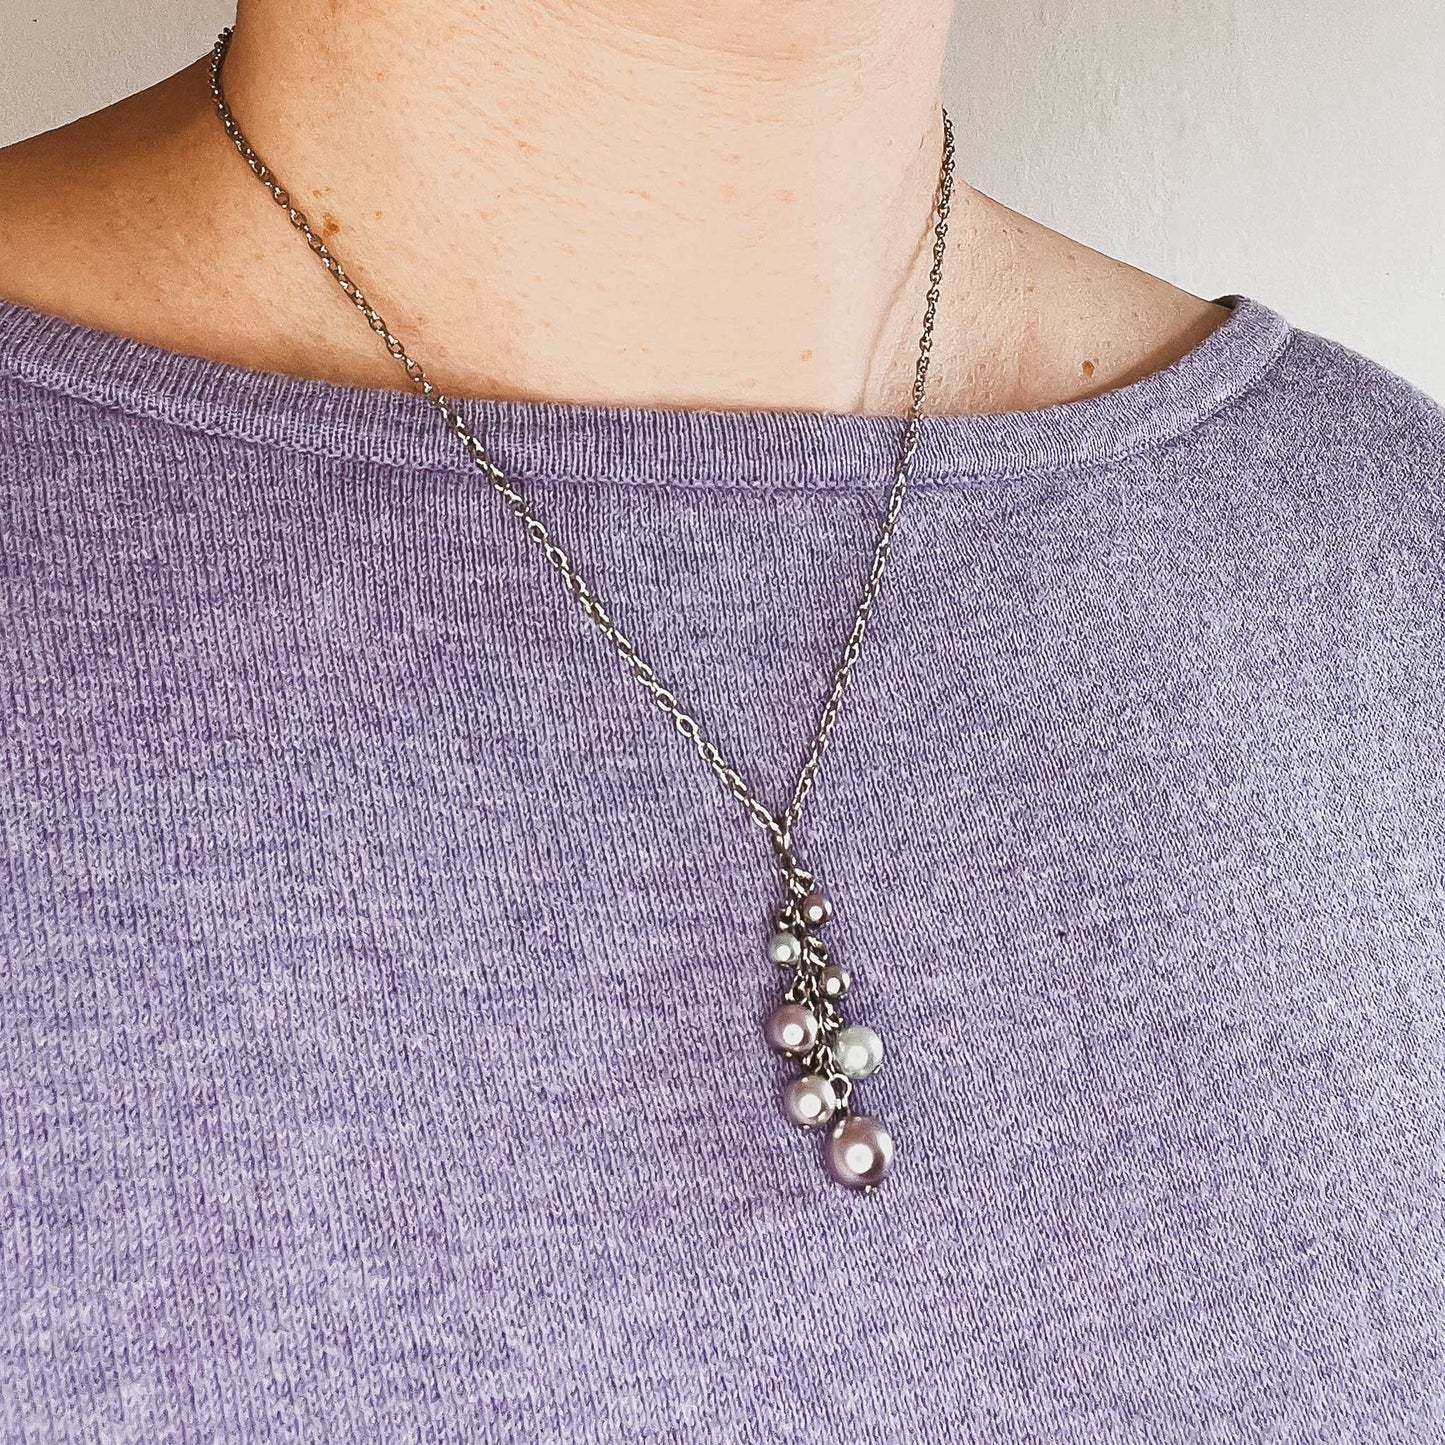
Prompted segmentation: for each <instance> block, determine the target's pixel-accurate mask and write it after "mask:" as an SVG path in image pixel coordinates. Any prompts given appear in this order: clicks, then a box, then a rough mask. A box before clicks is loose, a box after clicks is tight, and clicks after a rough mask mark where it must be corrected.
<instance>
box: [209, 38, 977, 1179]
mask: <svg viewBox="0 0 1445 1445" xmlns="http://www.w3.org/2000/svg"><path fill="white" fill-rule="evenodd" d="M231 34H232V29H231V27H229V26H228V27H227V28H226V29H224V30H222V31H221V33H220V35H219V37H218V38H217V40H216V44H215V48H214V50H213V51H212V54H211V70H210V76H211V98H212V100H213V101H214V102H215V107H216V112H217V114H218V115H219V116H220V119H221V123H222V124H223V125H224V126H225V129H226V134H227V135H228V136H229V137H230V138H231V140H232V142H233V143H234V144H235V147H236V149H237V150H238V151H239V152H240V154H241V156H242V158H243V159H244V160H245V162H246V164H247V165H248V166H249V167H250V169H251V171H252V173H253V174H254V175H255V176H256V178H257V179H258V180H259V181H260V182H261V183H262V184H263V185H264V186H265V187H266V189H267V190H268V191H269V192H270V194H271V199H272V200H273V201H274V202H275V203H276V204H277V205H278V206H280V207H281V208H282V209H283V210H284V211H285V212H286V215H287V218H288V219H289V220H290V222H291V224H292V225H293V226H294V227H295V228H296V229H297V230H298V231H299V232H300V233H301V234H302V236H304V237H305V239H306V244H307V245H308V246H310V248H311V250H312V251H313V252H314V253H315V254H316V256H317V258H318V259H319V260H320V261H321V263H322V265H324V266H325V267H326V269H327V271H329V272H330V273H331V275H332V276H333V277H334V278H335V280H336V282H337V283H338V284H339V285H340V287H341V289H342V291H343V292H344V293H345V294H346V295H347V297H349V298H350V300H351V302H352V304H353V305H354V306H355V307H356V309H357V310H358V311H360V312H361V314H362V315H363V316H364V317H365V318H366V321H367V324H368V325H369V326H370V327H371V329H372V330H373V331H374V332H376V334H377V335H378V336H379V337H380V338H381V340H382V342H383V343H384V344H385V346H386V349H387V351H388V352H390V354H391V355H392V356H393V357H395V358H396V360H397V361H398V362H399V363H400V365H401V366H402V368H403V369H404V370H405V372H406V376H407V380H408V381H410V382H411V384H412V386H413V387H414V388H415V389H416V390H417V391H418V392H419V393H420V395H421V396H422V398H423V399H424V400H425V401H427V402H428V403H430V404H431V406H433V407H434V408H435V409H436V410H437V411H438V412H439V413H440V414H441V416H442V418H443V420H444V421H445V422H446V423H447V425H448V426H449V427H451V429H452V430H453V431H454V432H455V433H456V434H457V436H458V437H459V438H460V439H461V441H462V444H463V445H464V446H465V447H466V449H467V453H468V455H469V456H470V457H471V460H472V461H473V462H474V463H475V464H476V465H477V467H479V468H480V469H481V471H482V473H483V474H484V475H485V476H486V479H487V481H488V482H489V483H490V485H491V486H492V487H493V488H494V489H495V490H496V491H497V492H498V493H499V494H500V496H501V497H502V500H503V501H504V502H505V503H506V504H507V506H508V508H509V509H510V510H511V511H512V512H513V513H514V514H515V515H516V517H517V519H518V520H519V521H520V522H521V524H522V527H523V529H524V531H525V533H526V536H527V537H528V538H529V539H530V540H531V541H532V542H534V543H535V544H536V545H537V546H538V547H540V548H541V549H542V553H543V555H544V556H545V557H546V559H547V561H548V562H549V563H550V564H551V565H552V566H553V567H554V568H555V569H556V570H557V572H558V573H559V574H560V575H561V577H562V580H563V582H564V583H565V584H566V587H567V590H568V591H569V592H570V593H571V594H572V596H573V597H574V598H575V599H576V601H577V604H578V605H579V606H580V607H581V608H582V611H583V613H584V614H585V615H586V617H587V618H588V620H589V621H590V622H592V623H593V624H594V625H595V626H596V627H597V628H598V629H599V630H600V631H601V632H602V634H603V636H605V637H606V639H607V640H608V642H610V643H611V645H612V647H613V648H614V649H615V650H616V652H617V654H618V656H619V657H620V658H621V659H622V661H623V663H624V664H625V665H626V667H627V670H628V671H629V672H630V673H631V675H632V676H633V677H634V678H635V679H636V680H637V682H638V684H639V685H640V686H641V687H642V688H643V689H644V690H645V691H646V692H647V694H648V696H650V697H651V698H652V700H653V702H654V703H656V704H657V706H658V707H659V708H660V709H661V710H662V712H663V713H665V714H666V716H667V717H668V718H669V719H670V720H671V722H672V724H673V726H674V727H675V728H676V729H677V731H678V732H679V733H680V734H681V735H682V737H683V738H684V739H685V740H686V741H687V742H689V743H690V744H691V745H692V747H693V749H694V750H695V751H696V752H697V754H698V756H699V757H700V758H701V759H702V760H703V762H705V763H706V764H707V765H708V767H709V768H711V769H712V771H713V773H714V774H715V775H716V777H717V779H718V781H719V782H720V783H721V784H722V786H723V787H724V788H725V789H726V790H727V792H728V793H729V794H730V795H731V796H732V797H733V798H735V799H736V800H737V801H738V802H739V803H741V804H742V806H743V808H744V809H745V810H746V812H747V814H748V816H749V817H750V818H751V819H752V821H753V822H754V823H756V824H757V825H758V827H760V828H761V829H763V831H764V832H765V833H766V834H767V835H768V838H769V840H770V841H771V843H772V845H773V851H774V857H775V861H776V863H777V867H778V873H779V877H780V880H781V885H782V899H781V902H780V903H779V904H778V905H777V907H776V908H775V909H774V911H773V915H772V919H771V921H770V928H769V936H768V940H767V956H768V958H769V959H771V961H772V962H773V963H774V964H775V965H777V967H778V968H779V969H780V970H782V971H783V974H784V977H785V979H786V983H785V984H784V987H783V992H782V999H781V1002H779V1003H778V1005H777V1007H776V1008H774V1009H773V1011H772V1013H771V1014H769V1016H768V1018H767V1020H766V1021H765V1023H764V1025H763V1034H764V1037H765V1038H766V1040H767V1042H768V1044H769V1045H770V1046H771V1047H772V1048H773V1050H774V1051H775V1052H777V1053H779V1054H781V1055H783V1056H784V1057H785V1058H788V1059H791V1060H792V1061H794V1063H795V1064H796V1066H797V1072H796V1073H795V1076H794V1077H793V1079H792V1080H791V1082H789V1084H788V1085H787V1087H786V1088H785V1090H784V1093H783V1101H782V1102H783V1111H784V1113H785V1114H786V1116H787V1118H788V1119H789V1120H791V1122H792V1123H794V1124H796V1125H797V1126H798V1127H799V1128H801V1129H805V1130H810V1131H818V1132H820V1133H821V1134H822V1136H823V1139H824V1150H823V1156H824V1162H825V1164H826V1166H827V1169H828V1172H829V1174H830V1175H831V1176H832V1178H833V1179H835V1180H836V1181H837V1182H838V1183H839V1184H842V1185H845V1186H846V1187H848V1188H850V1189H856V1190H859V1191H861V1192H862V1193H864V1194H868V1193H871V1192H872V1191H873V1190H874V1188H875V1187H876V1186H877V1185H878V1184H879V1183H881V1182H882V1180H883V1179H884V1177H885V1176H886V1175H887V1174H888V1173H889V1171H890V1170H891V1169H892V1167H893V1152H894V1151H893V1139H892V1136H891V1135H890V1134H889V1132H888V1130H887V1129H886V1128H885V1127H884V1126H883V1124H882V1123H881V1122H880V1121H879V1120H877V1119H874V1118H870V1117H868V1116H866V1115H863V1114H859V1113H856V1112H855V1111H854V1109H853V1102H852V1096H853V1085H854V1083H855V1082H856V1081H857V1080H859V1079H865V1078H867V1077H868V1075H870V1074H871V1073H873V1072H874V1070H876V1069H877V1068H878V1066H879V1065H880V1064H881V1063H882V1062H883V1041H882V1039H881V1038H879V1036H878V1035H877V1033H875V1032H874V1031H873V1030H872V1029H871V1028H868V1027H867V1026H866V1025H862V1024H851V1025H845V1024H844V1022H843V1016H842V1012H841V1009H840V1004H841V1003H842V1001H843V999H844V998H845V996H846V995H847V992H848V986H849V982H850V976H849V972H848V970H847V969H846V968H844V967H843V966H842V965H841V964H839V963H837V962H836V961H834V960H833V959H832V958H831V956H830V954H829V950H828V946H827V944H826V943H825V942H824V941H823V937H822V934H823V930H824V926H825V925H826V924H827V922H828V920H829V919H830V918H831V917H832V915H833V904H832V902H831V901H830V899H829V898H828V897H827V896H826V895H825V894H824V893H823V892H822V891H821V890H820V888H819V887H818V882H817V879H816V878H815V876H814V875H813V873H812V872H810V871H809V870H808V869H807V868H805V867H804V866H803V865H802V863H801V862H800V861H799V860H798V858H797V856H796V855H795V853H794V851H793V843H792V838H793V832H794V829H795V828H796V827H797V823H798V818H799V815H800V814H801V813H802V809H803V802H804V799H806V797H807V796H808V793H809V791H810V790H811V789H812V786H813V783H814V780H815V779H816V777H817V774H818V768H819V765H820V763H821V761H822V756H823V750H824V748H825V747H826V746H827V743H828V739H829V736H830V735H831V733H832V730H833V724H834V723H835V722H836V720H837V717H838V710H839V704H840V702H841V699H842V695H843V689H844V687H845V686H846V685H847V682H848V679H849V677H850V676H851V675H852V672H853V668H854V666H855V664H856V663H857V661H858V656H859V653H860V651H861V648H862V644H863V635H864V632H865V630H866V629H867V626H868V619H869V617H870V616H871V615H872V612H873V607H874V603H875V602H876V600H877V596H878V590H879V586H880V584H881V582H882V580H883V570H884V567H885V565H886V563H887V560H888V553H889V549H890V547H891V545H892V541H893V532H894V528H895V527H896V525H897V522H898V513H899V510H900V508H901V507H902V505H903V496H904V492H905V491H906V489H907V483H908V471H909V467H910V465H911V464H912V460H913V452H914V449H915V448H916V446H917V443H918V423H919V418H920V416H921V415H922V411H923V397H924V389H925V385H926V382H927V378H928V358H929V353H930V351H931V350H932V346H933V323H934V316H935V313H936V311H937V309H938V295H939V287H940V285H941V282H942V276H943V253H944V246H945V239H946V237H947V233H948V210H949V201H950V198H951V196H952V192H953V126H952V123H951V122H950V120H949V116H948V111H947V110H946V109H944V110H943V161H942V167H941V172H940V178H939V187H938V199H937V207H936V208H937V222H936V224H935V227H934V240H933V265H932V268H931V270H930V272H929V284H928V293H927V304H926V307H925V310H924V317H923V331H922V334H921V336H920V338H919V342H918V364H917V369H916V371H915V375H914V382H913V400H912V404H911V405H910V407H909V409H908V413H907V416H906V418H905V421H904V427H903V438H902V442H901V444H900V448H899V458H898V467H897V470H896V472H895V474H894V479H893V487H892V490H891V491H890V493H889V496H888V505H887V508H886V510H885V513H884V521H883V527H882V530H881V531H880V533H879V535H878V541H877V543H876V545H875V547H874V550H873V559H872V565H871V566H870V568H869V571H868V576H867V580H866V582H865V584H864V587H863V595H862V598H861V599H860V601H859V603H858V610H857V613H856V615H855V616H854V619H853V628H852V631H851V632H850V634H849V636H848V641H847V645H846V647H845V648H844V651H843V657H842V660H841V662H840V663H839V664H838V668H837V670H836V672H835V673H834V675H833V684H832V688H831V690H830V691H829V693H828V697H827V700H826V702H825V703H824V705H823V711H822V714H821V716H820V718H819V722H818V726H817V728H816V729H815V731H814V733H813V737H812V741H811V744H810V746H809V748H808V753H807V756H806V758H805V759H804V761H803V766H802V770H801V771H800V772H799V774H798V780H797V783H796V785H795V786H794V789H793V796H792V798H791V799H790V800H789V802H788V804H787V806H786V807H785V808H784V809H783V811H782V812H781V813H778V814H774V813H773V812H772V811H771V810H770V809H769V808H767V807H766V806H765V805H764V804H763V803H762V802H760V801H759V799H758V798H757V796H756V794H754V792H753V790H752V789H751V788H750V787H749V786H748V784H747V782H746V780H745V779H744V777H743V775H742V773H741V772H739V770H738V769H737V768H736V767H735V766H734V765H733V764H732V763H730V762H729V761H728V760H727V759H726V758H725V757H724V756H723V754H722V753H721V752H720V751H719V750H718V748H717V747H716V746H715V745H714V744H713V743H712V742H711V741H710V740H709V738H708V737H707V735H706V734H705V733H704V732H703V730H702V728H701V726H700V725H699V724H698V722H697V721H696V720H695V719H694V718H693V717H692V716H691V715H690V714H689V713H687V712H685V711H684V710H683V708H682V706H681V704H680V703H679V702H678V700H677V697H676V696H675V695H674V694H673V692H672V690H671V689H670V688H668V687H666V686H665V685H664V684H663V683H662V681H661V680H660V679H659V678H658V676H657V673H656V672H654V671H653V669H652V667H651V665H650V664H649V663H648V662H647V661H646V660H645V659H644V658H643V657H642V656H641V654H640V653H639V652H638V651H637V649H636V648H635V647H634V646H633V645H632V642H631V640H630V639H629V638H628V637H627V635H626V634H625V633H624V632H622V631H621V629H620V628H619V627H618V626H617V624H616V623H615V622H613V620H612V619H611V617H609V616H608V614H607V610H606V608H605V607H604V606H603V605H602V602H601V601H600V600H599V598H598V597H597V595H596V593H594V592H593V590H592V588H591V586H590V585H589V584H588V583H587V582H586V581H585V580H584V579H583V577H582V574H581V573H580V572H579V571H578V569H577V567H576V565H575V564H574V563H573V561H572V558H571V557H570V556H569V555H568V553H567V552H566V551H565V550H564V549H563V548H562V547H561V546H559V545H558V544H557V543H556V542H555V541H553V539H552V536H551V533H550V532H549V530H548V529H547V528H546V527H545V526H544V525H543V524H542V522H541V521H540V519H539V518H538V517H537V515H536V513H535V512H534V511H533V510H532V508H531V506H530V505H529V504H528V502H527V500H526V499H525V498H524V497H523V495H522V494H521V492H519V491H518V490H517V489H516V488H515V487H514V486H513V485H512V483H511V482H510V481H509V480H508V478H507V477H506V475H505V474H504V473H503V472H502V470H501V468H500V467H498V466H497V464H496V463H495V462H494V461H493V460H492V458H491V456H490V454H489V453H488V452H487V449H486V448H485V447H484V446H483V444H482V443H481V442H480V441H479V440H478V439H477V437H476V436H474V435H473V434H472V432H471V431H470V429H469V428H468V427H467V425H466V423H465V422H464V421H463V419H462V417H461V416H460V414H459V413H458V412H457V410H456V409H455V407H453V406H452V404H451V403H450V402H449V401H448V400H447V398H446V397H445V396H443V395H442V394H441V393H440V392H439V391H438V390H437V389H436V387H434V386H433V385H432V383H431V382H430V381H428V380H427V375H426V372H425V370H424V369H423V368H422V366H421V364H420V363H419V362H417V361H415V360H414V359H413V358H412V357H411V356H410V354H409V353H408V352H407V349H406V347H405V346H404V345H403V344H402V343H401V342H400V341H399V340H398V339H397V338H396V337H395V336H393V335H392V333H391V329H390V327H388V326H387V324H386V321H385V320H384V319H383V318H382V316H381V314H380V313H379V312H378V311H377V310H376V308H375V307H374V306H372V304H371V303H370V302H369V301H368V300H367V299H366V296H365V295H364V294H363V292H362V290H361V288H360V287H359V286H358V285H357V284H356V283H355V282H354V281H353V280H352V279H351V277H350V276H349V275H348V274H347V272H346V270H345V268H344V267H343V266H342V264H341V262H340V261H339V260H338V259H337V257H336V255H335V253H334V252H332V251H331V249H330V248H329V247H328V246H327V245H326V243H325V242H324V241H323V240H322V239H321V238H320V237H319V236H318V235H317V234H316V233H315V232H314V231H313V230H312V229H311V226H310V223H309V222H308V221H307V219H306V215H305V213H304V212H302V211H301V210H299V209H298V208H297V207H296V206H294V205H293V204H292V202H291V196H290V193H289V192H288V191H287V190H286V188H285V187H284V186H282V185H281V183H280V182H279V181H278V180H277V179H276V175H275V172H274V171H272V170H271V168H270V167H269V166H267V165H266V164H265V163H264V162H263V161H262V160H261V159H260V157H258V156H257V154H256V152H255V151H254V150H252V149H251V146H250V143H249V142H248V141H247V140H246V137H245V136H244V134H242V132H241V128H240V126H238V125H237V124H236V118H235V117H234V116H233V115H232V114H231V109H230V107H229V105H227V103H226V99H225V96H224V94H223V92H222V90H221V65H222V62H223V61H224V59H225V55H226V50H227V47H228V46H229V45H230V41H231Z"/></svg>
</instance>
